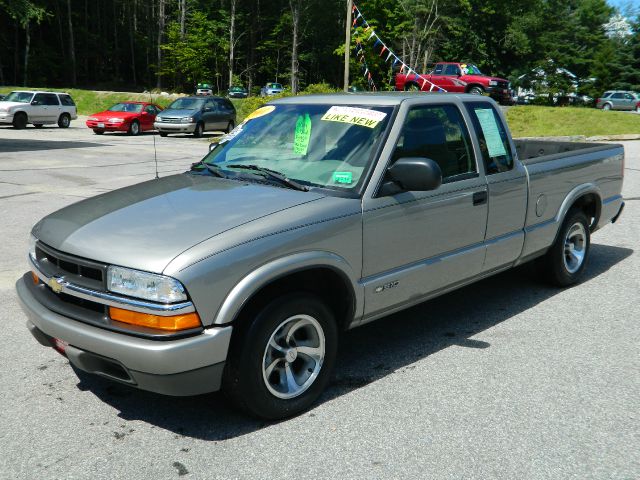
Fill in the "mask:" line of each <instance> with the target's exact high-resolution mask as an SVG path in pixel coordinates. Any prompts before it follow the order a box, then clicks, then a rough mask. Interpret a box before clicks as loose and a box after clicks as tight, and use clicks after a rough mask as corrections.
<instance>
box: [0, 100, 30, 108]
mask: <svg viewBox="0 0 640 480" xmlns="http://www.w3.org/2000/svg"><path fill="white" fill-rule="evenodd" d="M26 106H29V104H28V103H24V102H7V101H5V100H0V108H7V109H8V108H11V107H26Z"/></svg>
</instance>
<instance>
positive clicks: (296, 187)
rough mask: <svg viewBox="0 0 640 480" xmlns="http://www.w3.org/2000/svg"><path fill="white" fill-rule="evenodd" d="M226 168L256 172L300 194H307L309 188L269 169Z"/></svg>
mask: <svg viewBox="0 0 640 480" xmlns="http://www.w3.org/2000/svg"><path fill="white" fill-rule="evenodd" d="M225 167H226V168H238V169H241V170H254V171H256V172H260V173H263V174H264V175H265V176H266V177H267V178H269V179H271V180H275V181H277V182H278V183H280V184H282V185H286V186H287V187H289V188H292V189H294V190H300V191H301V192H308V191H309V187H306V186H304V185H302V184H301V183H298V182H296V181H295V180H291V179H290V178H287V177H286V176H284V175H283V174H282V173H280V172H276V171H275V170H271V169H270V168H264V167H259V166H257V165H225Z"/></svg>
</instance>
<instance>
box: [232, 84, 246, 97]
mask: <svg viewBox="0 0 640 480" xmlns="http://www.w3.org/2000/svg"><path fill="white" fill-rule="evenodd" d="M227 96H228V97H229V98H247V97H248V96H249V91H248V90H247V89H246V88H244V87H240V86H236V87H231V88H230V89H229V93H228V95H227Z"/></svg>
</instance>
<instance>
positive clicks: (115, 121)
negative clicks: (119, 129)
mask: <svg viewBox="0 0 640 480" xmlns="http://www.w3.org/2000/svg"><path fill="white" fill-rule="evenodd" d="M122 122H124V118H110V119H109V123H122Z"/></svg>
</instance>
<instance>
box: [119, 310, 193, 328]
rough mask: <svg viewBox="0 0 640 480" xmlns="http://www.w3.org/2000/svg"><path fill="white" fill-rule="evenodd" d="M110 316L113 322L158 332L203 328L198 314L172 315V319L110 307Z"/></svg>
mask: <svg viewBox="0 0 640 480" xmlns="http://www.w3.org/2000/svg"><path fill="white" fill-rule="evenodd" d="M109 315H110V316H111V319H112V320H117V321H118V322H122V323H128V324H130V325H139V326H141V327H148V328H157V329H158V330H166V331H170V332H177V331H179V330H188V329H189V328H199V327H201V326H202V323H201V322H200V317H199V316H198V314H197V313H195V312H194V313H186V314H184V315H172V316H170V317H162V316H160V315H151V314H149V313H140V312H132V311H131V310H123V309H122V308H116V307H109Z"/></svg>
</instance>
